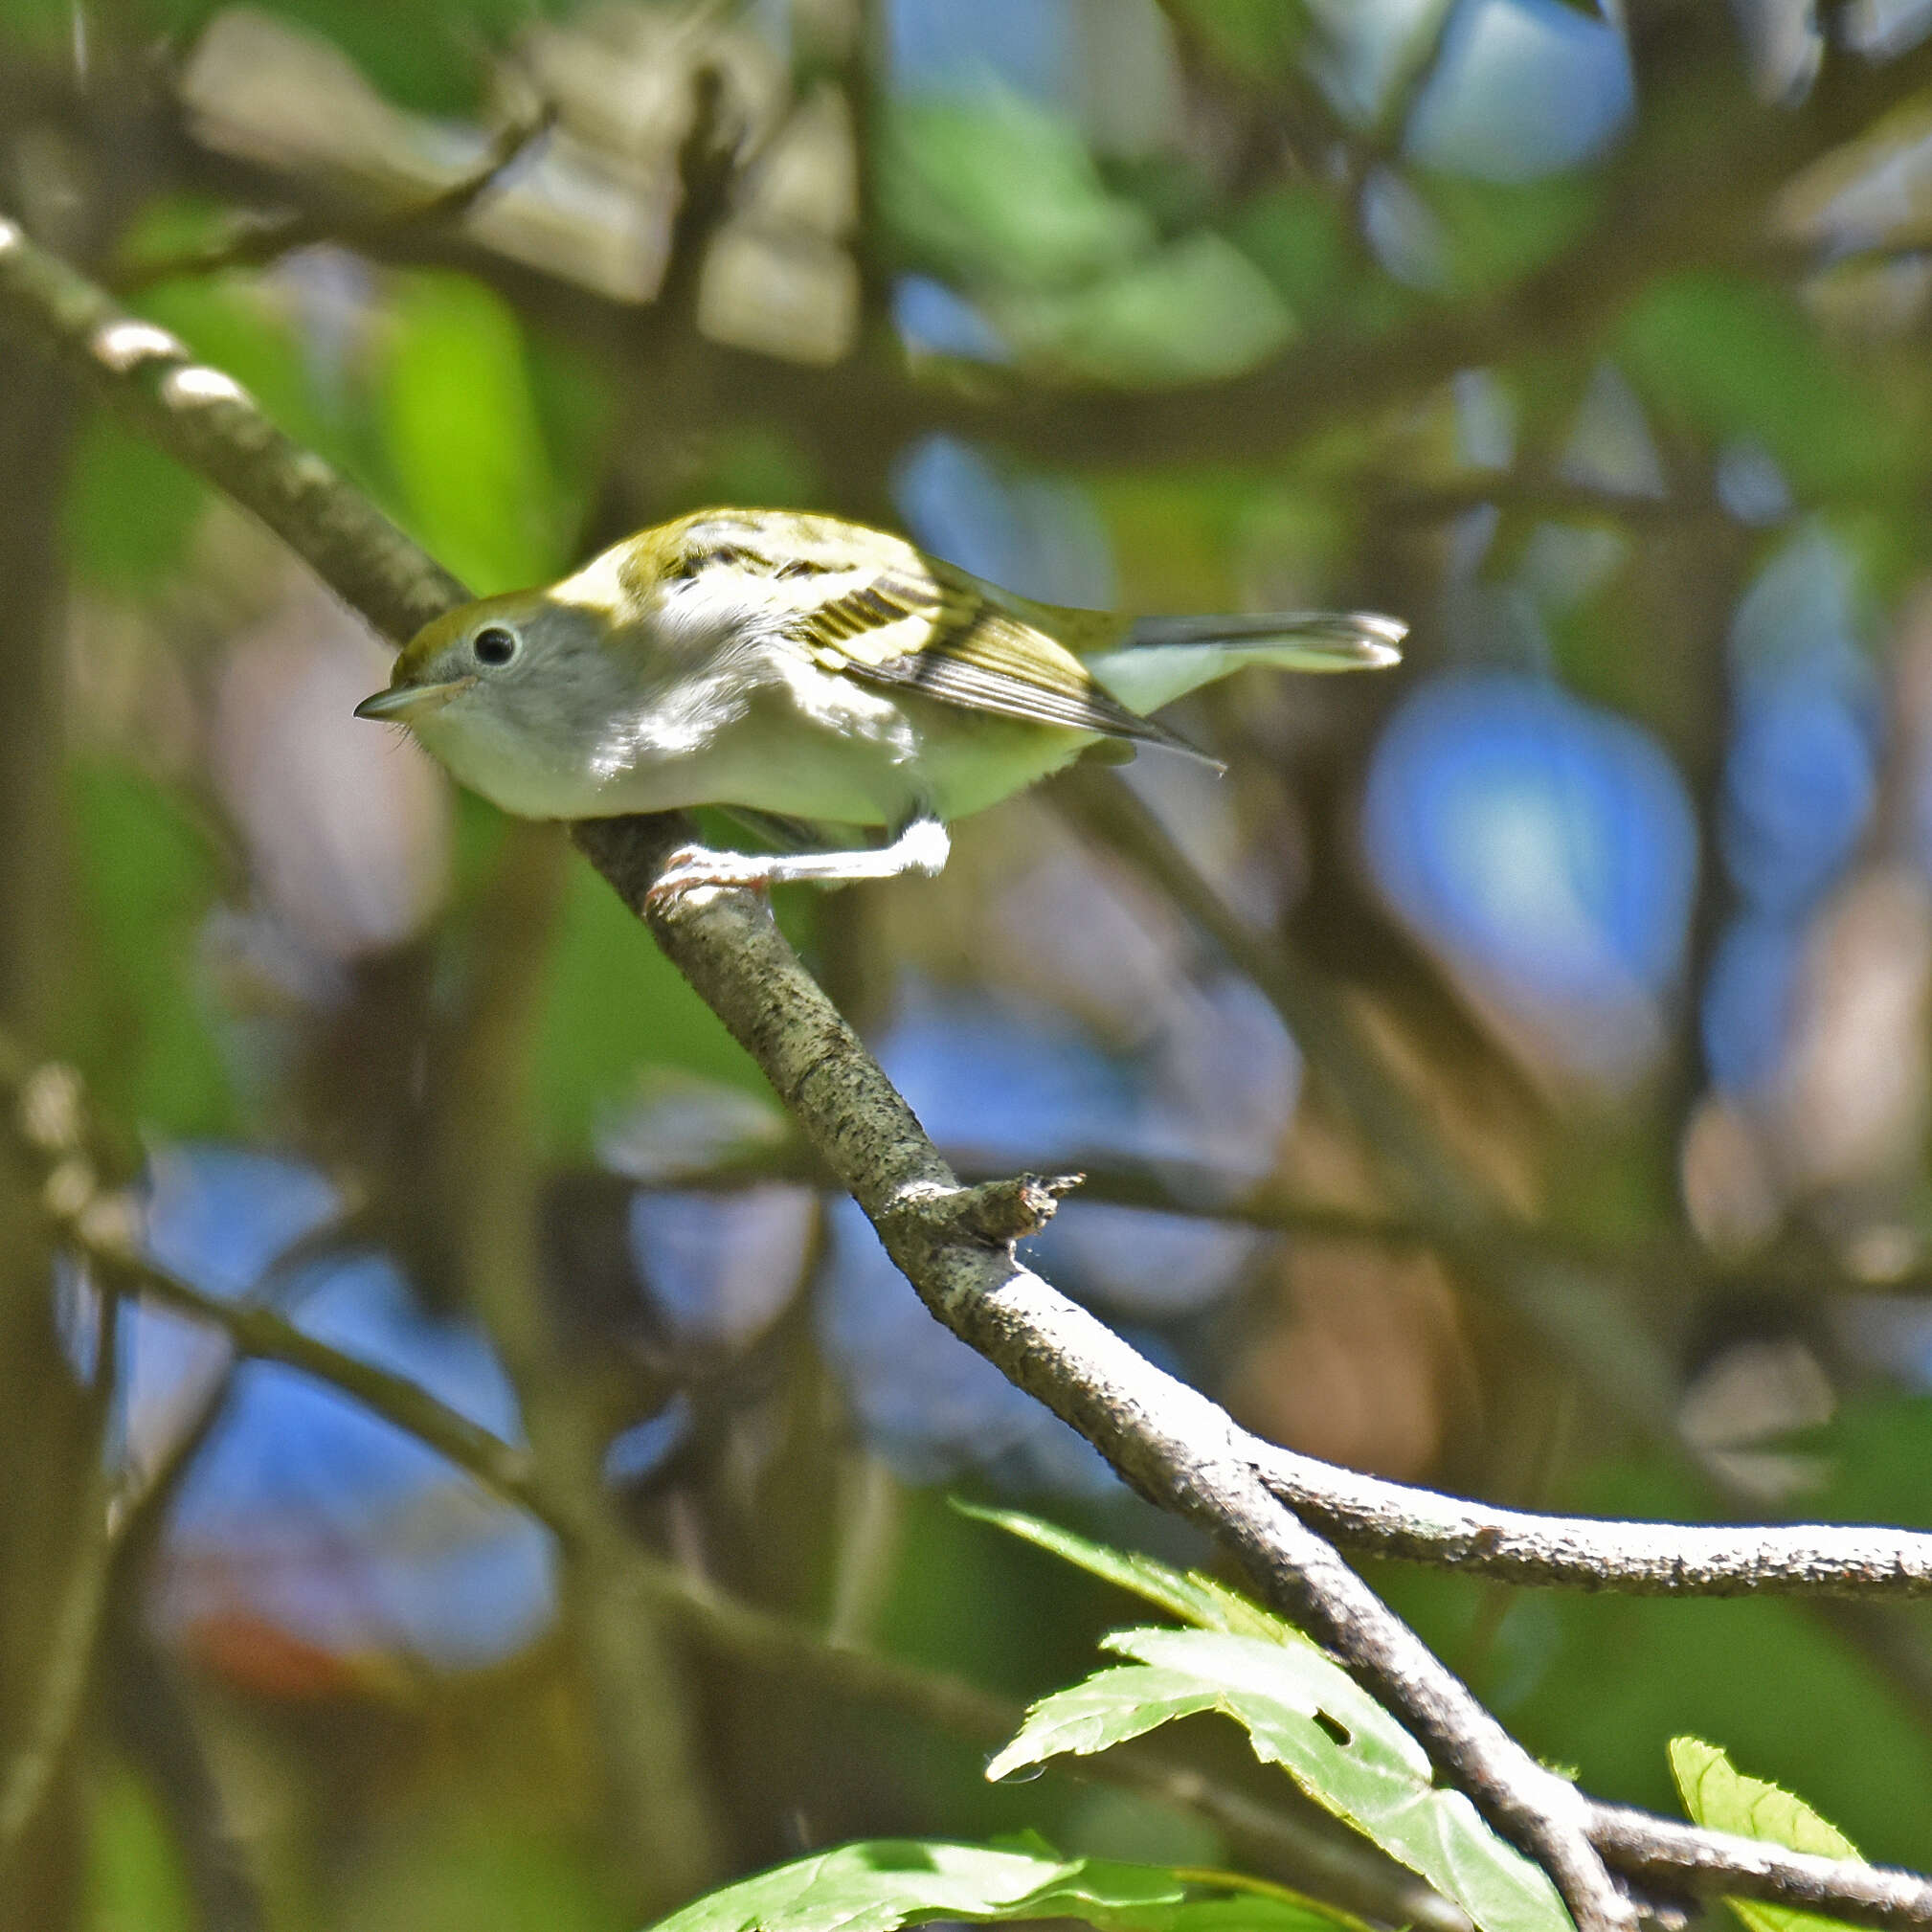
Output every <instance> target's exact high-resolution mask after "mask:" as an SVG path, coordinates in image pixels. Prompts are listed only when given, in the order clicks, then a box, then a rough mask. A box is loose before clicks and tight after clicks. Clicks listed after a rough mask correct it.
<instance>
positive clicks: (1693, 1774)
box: [1671, 1738, 1858, 1932]
mask: <svg viewBox="0 0 1932 1932" xmlns="http://www.w3.org/2000/svg"><path fill="white" fill-rule="evenodd" d="M1671 1774H1672V1776H1673V1777H1674V1778H1675V1779H1676V1781H1677V1789H1678V1791H1679V1792H1680V1793H1681V1794H1682V1795H1683V1800H1684V1809H1685V1810H1686V1811H1688V1812H1689V1813H1690V1814H1691V1819H1692V1822H1693V1823H1694V1824H1698V1825H1702V1826H1704V1827H1705V1828H1706V1830H1708V1831H1734V1832H1736V1833H1737V1835H1738V1836H1739V1837H1741V1838H1756V1839H1757V1840H1758V1841H1759V1842H1760V1843H1761V1844H1765V1845H1783V1846H1785V1847H1786V1849H1787V1850H1788V1851H1792V1852H1811V1853H1816V1854H1817V1855H1818V1856H1819V1857H1821V1858H1856V1857H1857V1856H1858V1848H1857V1847H1856V1846H1855V1845H1854V1844H1853V1842H1852V1841H1851V1839H1849V1838H1848V1837H1846V1835H1845V1834H1844V1832H1842V1831H1839V1830H1838V1828H1837V1827H1836V1826H1835V1825H1832V1824H1829V1823H1827V1821H1826V1820H1825V1819H1823V1818H1821V1817H1819V1815H1818V1814H1817V1812H1815V1811H1814V1810H1812V1808H1810V1806H1808V1804H1806V1802H1805V1801H1804V1799H1802V1798H1799V1797H1794V1796H1793V1795H1792V1794H1791V1793H1790V1792H1789V1791H1786V1789H1784V1788H1783V1786H1778V1785H1771V1784H1767V1783H1766V1782H1765V1781H1764V1779H1763V1778H1752V1777H1747V1776H1746V1775H1745V1774H1744V1773H1743V1772H1742V1771H1741V1770H1739V1769H1738V1767H1737V1766H1736V1765H1735V1764H1732V1763H1731V1761H1730V1759H1729V1758H1728V1757H1726V1756H1725V1755H1724V1753H1723V1752H1722V1751H1721V1750H1719V1748H1718V1746H1717V1745H1716V1744H1707V1743H1705V1742H1704V1741H1703V1740H1702V1739H1701V1738H1673V1739H1672V1740H1671ZM1724 1903H1725V1904H1727V1905H1728V1906H1729V1907H1730V1908H1731V1910H1732V1911H1733V1912H1735V1913H1736V1914H1737V1915H1738V1917H1739V1918H1740V1919H1741V1920H1742V1921H1744V1923H1745V1924H1746V1925H1748V1926H1749V1927H1750V1928H1751V1932H1814V1928H1816V1927H1819V1926H1826V1925H1838V1924H1841V1923H1842V1922H1843V1921H1840V1920H1836V1919H1827V1918H1824V1917H1823V1916H1822V1915H1820V1914H1818V1913H1815V1912H1795V1911H1793V1910H1792V1909H1791V1908H1790V1907H1789V1906H1788V1905H1765V1904H1763V1903H1761V1902H1760V1901H1759V1900H1757V1899H1755V1898H1726V1899H1725V1900H1724Z"/></svg>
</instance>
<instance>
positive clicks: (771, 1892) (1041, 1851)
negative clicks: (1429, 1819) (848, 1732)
mask: <svg viewBox="0 0 1932 1932" xmlns="http://www.w3.org/2000/svg"><path fill="white" fill-rule="evenodd" d="M1035 1845H1037V1841H1034V1844H1033V1845H1029V1846H1028V1847H1026V1848H1025V1849H995V1848H992V1847H988V1846H984V1845H950V1844H944V1843H939V1842H936V1841H934V1840H932V1839H910V1838H898V1839H874V1840H872V1841H870V1842H869V1843H865V1844H859V1845H842V1846H840V1847H839V1849H838V1850H836V1851H833V1852H820V1853H815V1854H814V1855H813V1856H811V1857H809V1858H800V1859H798V1860H796V1861H795V1862H794V1863H792V1864H790V1865H780V1866H779V1867H778V1868H777V1869H776V1870H775V1871H772V1872H764V1873H761V1874H759V1876H757V1877H755V1878H747V1879H744V1880H742V1881H741V1882H740V1883H738V1884H736V1885H728V1886H726V1887H725V1888H724V1890H722V1891H720V1892H713V1893H711V1894H709V1895H708V1897H707V1898H700V1899H699V1900H698V1901H697V1902H696V1903H695V1904H691V1905H687V1906H685V1909H684V1910H683V1911H682V1912H676V1913H673V1914H672V1915H671V1917H670V1918H668V1919H665V1920H663V1921H661V1922H660V1924H659V1925H658V1927H657V1932H895V1928H896V1927H898V1926H901V1925H913V1924H920V1923H923V1922H924V1921H927V1920H930V1919H963V1920H968V1921H998V1920H1006V1919H1077V1920H1080V1921H1083V1922H1085V1923H1086V1924H1089V1925H1094V1926H1099V1927H1101V1928H1103V1932H1222V1928H1226V1932H1232V1928H1233V1926H1234V1925H1236V1924H1239V1925H1240V1926H1241V1927H1242V1928H1244V1932H1328V1928H1330V1927H1332V1926H1334V1925H1335V1924H1337V1922H1342V1923H1346V1922H1348V1921H1345V1920H1341V1919H1339V1918H1338V1916H1331V1915H1329V1914H1327V1913H1324V1912H1323V1911H1321V1910H1320V1909H1319V1908H1318V1907H1316V1906H1315V1905H1314V1904H1313V1903H1305V1904H1304V1903H1295V1902H1292V1901H1290V1900H1289V1899H1287V1898H1279V1897H1269V1896H1264V1895H1262V1894H1260V1893H1258V1892H1257V1893H1247V1892H1242V1893H1241V1894H1240V1895H1239V1898H1238V1900H1229V1901H1222V1900H1217V1899H1211V1898H1210V1899H1200V1900H1194V1901H1189V1900H1188V1899H1187V1898H1186V1894H1185V1881H1183V1880H1182V1879H1181V1878H1180V1877H1179V1876H1178V1875H1177V1874H1176V1873H1174V1872H1173V1871H1171V1870H1169V1869H1168V1868H1167V1867H1165V1866H1161V1865H1128V1864H1118V1863H1114V1862H1113V1861H1112V1860H1109V1859H1104V1858H1059V1857H1056V1856H1054V1855H1053V1854H1052V1853H1051V1852H1050V1851H1048V1850H1046V1849H1045V1847H1039V1848H1038V1849H1035Z"/></svg>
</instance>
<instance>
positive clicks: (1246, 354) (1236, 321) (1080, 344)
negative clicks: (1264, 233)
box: [990, 229, 1294, 385]
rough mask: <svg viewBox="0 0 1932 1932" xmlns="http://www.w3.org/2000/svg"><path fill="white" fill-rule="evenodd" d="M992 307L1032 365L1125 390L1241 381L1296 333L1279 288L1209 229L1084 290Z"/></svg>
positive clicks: (1010, 299)
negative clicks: (1236, 377) (1237, 377)
mask: <svg viewBox="0 0 1932 1932" xmlns="http://www.w3.org/2000/svg"><path fill="white" fill-rule="evenodd" d="M990 308H991V312H992V315H993V319H994V321H995V322H996V323H997V324H998V325H999V326H1000V331H1001V333H1002V334H1004V335H1005V336H1006V337H1007V338H1008V340H1010V341H1011V342H1013V343H1014V344H1016V345H1017V346H1018V347H1019V348H1020V350H1021V351H1022V354H1024V355H1025V356H1027V357H1029V358H1030V359H1032V360H1034V361H1036V362H1041V363H1044V364H1046V365H1048V366H1049V367H1051V368H1052V369H1054V370H1056V371H1058V372H1060V373H1062V374H1064V375H1069V376H1078V377H1089V378H1092V379H1095V380H1098V381H1103V382H1113V383H1120V384H1123V385H1151V384H1157V383H1184V382H1208V381H1213V380H1216V379H1218V378H1222V377H1226V376H1231V375H1239V374H1240V373H1241V372H1242V371H1245V370H1249V369H1253V368H1255V367H1256V366H1257V365H1258V364H1260V363H1262V362H1265V361H1266V360H1267V359H1268V358H1269V356H1271V355H1273V354H1274V353H1275V351H1276V350H1278V349H1279V348H1281V347H1282V346H1283V344H1285V343H1286V342H1287V341H1288V340H1289V338H1290V337H1291V336H1292V335H1293V333H1294V323H1293V319H1292V317H1291V316H1290V314H1289V312H1288V305H1287V303H1284V302H1283V301H1282V299H1281V296H1280V295H1279V294H1278V293H1277V291H1276V289H1275V287H1274V284H1273V283H1272V282H1271V281H1269V279H1268V277H1267V276H1265V275H1264V274H1263V273H1262V272H1261V270H1260V269H1259V268H1257V267H1256V266H1255V265H1254V263H1253V262H1252V261H1250V260H1249V259H1248V258H1247V256H1245V255H1244V254H1243V253H1242V252H1241V250H1240V249H1238V248H1237V247H1235V245H1234V244H1233V242H1231V241H1229V240H1228V239H1227V238H1226V237H1225V236H1221V235H1217V234H1215V233H1214V232H1213V231H1212V230H1208V229H1200V230H1197V231H1196V232H1195V233H1194V234H1193V235H1190V236H1184V237H1183V238H1181V239H1180V240H1179V241H1174V242H1171V243H1169V244H1168V245H1167V246H1166V247H1164V248H1162V249H1160V250H1158V251H1157V252H1156V253H1155V254H1153V255H1149V256H1146V257H1143V258H1140V259H1138V260H1135V261H1132V262H1129V263H1126V264H1124V265H1123V266H1122V267H1120V268H1118V269H1116V270H1114V271H1113V272H1112V273H1111V274H1108V275H1105V276H1101V277H1098V278H1096V279H1095V280H1094V281H1090V282H1088V283H1087V284H1086V285H1084V286H1083V287H1080V288H1076V289H1062V290H1044V291H1028V292H1026V293H1024V294H1020V295H1009V296H1007V297H1005V298H1004V299H999V298H995V299H993V300H992V301H991V303H990Z"/></svg>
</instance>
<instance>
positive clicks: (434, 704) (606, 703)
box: [356, 509, 1405, 898]
mask: <svg viewBox="0 0 1932 1932" xmlns="http://www.w3.org/2000/svg"><path fill="white" fill-rule="evenodd" d="M1404 629H1405V626H1404V625H1403V624H1402V623H1400V622H1398V621H1397V620H1396V619H1395V618H1383V617H1374V616H1367V615H1347V616H1344V615H1327V614H1321V613H1314V612H1291V613H1285V614H1276V615H1272V616H1266V617H1222V618H1125V617H1116V616H1112V615H1110V614H1108V613H1106V612H1101V611H1080V610H1064V609H1060V608H1058V607H1057V606H1054V605H1051V604H1041V603H1035V602H1034V601H1032V600H1031V599H1030V598H1026V597H1021V596H1016V595H1013V593H1011V592H1009V591H1003V590H1000V589H999V588H997V587H996V586H995V585H992V584H988V583H982V582H980V581H979V580H978V579H977V578H976V577H972V576H969V575H968V574H967V573H965V572H964V571H961V570H956V569H955V568H954V567H953V566H952V565H951V564H946V563H942V562H940V561H938V560H937V559H936V558H933V557H930V556H928V555H926V554H925V552H924V551H922V550H916V549H915V548H914V547H913V546H912V545H911V544H910V543H908V542H906V540H905V539H904V538H903V537H897V536H893V535H890V534H889V533H887V531H885V530H877V529H869V528H865V526H864V525H862V524H853V523H846V522H844V521H843V520H842V519H841V518H838V517H827V516H799V515H794V514H793V513H791V512H789V511H779V510H740V509H711V510H700V511H699V512H698V513H697V514H696V515H693V516H686V517H681V518H679V519H678V520H677V521H676V522H674V523H668V524H663V525H660V526H659V527H658V528H655V529H648V530H644V531H641V532H640V534H639V535H637V536H634V537H629V538H626V539H625V540H624V541H623V542H622V543H620V544H618V545H616V546H614V547H613V548H612V549H610V550H605V551H604V552H603V554H602V555H601V556H598V557H596V558H594V559H593V560H592V561H591V562H590V563H588V564H586V565H585V566H584V567H583V568H582V569H581V570H580V571H578V572H577V573H575V574H574V575H573V576H569V577H566V578H565V579H564V580H563V581H562V582H561V583H558V584H552V585H551V586H550V588H549V589H547V590H534V591H514V592H511V593H509V594H507V595H503V596H493V597H484V598H482V599H481V600H480V601H478V602H476V603H473V604H467V605H465V606H464V607H463V608H462V609H461V610H457V611H452V612H450V613H449V614H448V615H447V616H446V617H441V618H438V619H437V620H436V621H435V622H434V623H431V624H429V625H426V626H425V627H424V629H423V630H422V631H421V632H420V633H419V634H418V635H417V636H416V638H415V639H413V640H411V642H410V644H409V645H408V647H407V648H406V649H405V650H404V651H403V653H402V655H401V656H400V657H398V658H397V660H396V663H395V670H394V674H393V677H392V679H391V682H390V686H389V688H388V689H387V690H386V691H379V692H377V693H376V694H375V695H374V696H373V697H371V698H366V699H365V700H364V701H363V702H362V703H361V704H360V705H358V706H357V707H356V715H357V716H358V717H363V718H387V719H395V720H399V721H401V722H403V723H405V724H407V725H408V726H409V728H410V729H411V730H413V731H414V732H415V733H416V736H417V738H419V739H420V740H421V742H422V743H423V745H424V746H425V747H426V748H427V749H428V750H429V751H430V752H431V753H434V754H435V756H436V757H438V759H440V760H441V761H442V763H443V764H444V765H446V766H447V767H448V768H449V770H450V771H451V772H452V773H453V774H454V775H456V776H457V777H458V778H459V779H461V781H462V782H463V783H464V784H465V785H468V786H471V787H472V788H473V789H475V790H476V791H479V792H481V793H482V794H483V797H484V798H489V799H492V800H493V801H494V802H495V803H497V804H498V805H501V806H502V807H503V808H504V810H505V811H506V812H514V813H517V814H520V815H521V816H523V817H525V818H533V819H587V818H608V817H611V816H613V815H616V814H618V813H623V812H662V811H669V810H672V809H677V808H685V807H690V806H697V805H714V806H721V807H724V808H726V809H727V810H728V811H735V812H736V813H737V814H738V815H739V816H740V817H743V818H748V819H750V820H752V821H753V822H755V823H757V824H758V825H759V826H760V828H761V829H763V830H768V831H769V829H770V827H771V826H772V825H773V823H774V822H776V823H777V824H778V825H779V827H780V838H781V842H791V843H795V844H796V843H798V842H800V830H799V827H800V821H802V823H803V825H805V826H809V827H812V828H815V832H816V836H817V837H818V838H819V840H820V842H828V841H827V840H826V835H825V829H823V828H832V827H839V828H844V829H845V832H846V837H845V839H844V841H843V843H844V845H845V846H849V845H850V843H851V830H850V828H854V827H868V828H869V827H878V828H882V829H883V830H884V831H885V832H887V833H888V834H890V835H891V836H890V837H889V839H888V840H887V842H885V843H883V844H879V845H874V846H867V847H865V848H864V849H860V850H850V849H837V850H832V849H822V850H791V851H782V852H775V853H770V854H765V853H741V852H719V851H712V850H709V849H708V848H704V847H697V846H693V847H687V848H685V850H684V851H683V852H681V853H679V854H677V855H676V856H675V858H674V860H673V863H672V864H671V865H669V867H667V869H666V870H665V872H664V873H663V876H662V877H661V878H660V880H659V881H658V884H657V887H655V888H654V896H657V897H659V898H663V897H665V896H668V895H673V894H676V893H680V892H685V891H690V890H693V889H696V888H699V887H717V886H765V885H772V884H775V883H782V882H786V881H791V880H813V881H818V882H820V883H822V884H828V885H839V884H843V883H845V882H847V881H851V880H857V879H887V878H892V877H895V876H897V875H898V874H900V873H903V872H914V871H917V872H925V873H927V874H929V875H930V874H932V873H936V872H937V871H939V869H940V868H941V867H942V866H943V865H945V863H946V857H947V853H948V850H949V849H950V847H949V842H948V838H947V833H946V826H947V823H948V822H949V821H950V820H955V819H961V818H964V817H965V816H966V815H967V814H968V813H971V812H977V811H979V810H981V809H982V808H983V807H985V806H987V805H991V804H994V803H996V802H997V801H998V800H1000V799H1001V798H1006V797H1007V796H1009V795H1010V794H1011V793H1014V792H1018V791H1020V790H1021V789H1022V787H1024V786H1027V785H1030V784H1031V783H1033V781H1034V780H1035V779H1036V778H1041V777H1044V776H1045V775H1046V774H1047V773H1049V772H1053V771H1057V770H1058V769H1059V768H1060V767H1061V766H1063V765H1065V764H1067V763H1068V762H1069V761H1070V760H1071V759H1073V758H1074V757H1076V756H1078V755H1079V754H1080V753H1081V752H1083V751H1084V750H1086V749H1087V748H1088V747H1090V746H1092V745H1094V744H1096V743H1099V742H1102V741H1108V742H1111V743H1112V744H1114V745H1116V746H1119V747H1121V748H1122V749H1131V748H1132V747H1133V746H1134V745H1138V744H1150V745H1161V746H1166V747H1168V748H1170V749H1172V750H1175V751H1179V752H1185V753H1190V754H1191V755H1193V756H1195V757H1200V756H1202V755H1203V754H1202V753H1200V752H1198V751H1196V750H1195V749H1194V747H1192V746H1191V745H1189V744H1188V743H1187V742H1186V741H1185V740H1184V739H1182V738H1179V737H1178V736H1176V734H1175V733H1174V732H1172V731H1170V730H1167V729H1166V727H1165V726H1163V725H1159V724H1157V723H1156V722H1155V721H1154V720H1153V719H1152V718H1150V717H1148V716H1146V715H1145V714H1146V713H1147V712H1149V711H1154V710H1157V709H1158V708H1160V707H1161V706H1162V705H1165V704H1168V703H1170V702H1171V701H1172V700H1173V699H1175V698H1178V697H1179V696H1181V695H1182V694H1183V693H1185V692H1187V691H1191V690H1193V689H1194V688H1195V687H1196V686H1198V685H1204V684H1208V683H1210V682H1211V681H1213V680H1214V679H1216V678H1223V677H1225V676H1226V675H1227V674H1228V673H1229V672H1231V671H1234V670H1237V669H1239V668H1240V667H1241V666H1243V665H1245V664H1268V665H1272V666H1275V667H1277V668H1280V669H1283V670H1297V671H1340V670H1355V669H1360V668H1366V667H1370V666H1374V665H1380V664H1392V663H1396V662H1397V661H1398V658H1399V656H1400V653H1399V652H1398V650H1397V648H1396V647H1397V645H1398V644H1399V643H1400V641H1401V640H1402V638H1403V635H1404ZM786 821H789V825H787V823H786ZM804 836H805V838H806V841H807V842H809V839H810V838H811V837H812V836H814V835H809V834H808V835H804Z"/></svg>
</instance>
